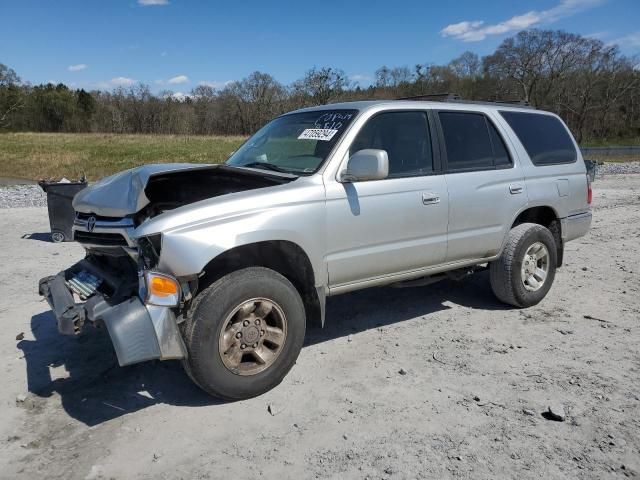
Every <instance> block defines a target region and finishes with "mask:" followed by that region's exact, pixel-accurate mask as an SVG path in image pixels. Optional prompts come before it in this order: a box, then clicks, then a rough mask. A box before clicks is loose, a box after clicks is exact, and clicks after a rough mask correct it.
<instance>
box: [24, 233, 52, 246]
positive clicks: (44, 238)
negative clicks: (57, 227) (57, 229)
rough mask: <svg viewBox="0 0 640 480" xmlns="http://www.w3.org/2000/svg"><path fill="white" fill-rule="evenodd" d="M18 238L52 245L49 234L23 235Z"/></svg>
mask: <svg viewBox="0 0 640 480" xmlns="http://www.w3.org/2000/svg"><path fill="white" fill-rule="evenodd" d="M20 238H22V239H24V240H36V241H38V242H47V243H53V240H52V239H51V233H50V232H37V233H25V234H24V235H22V237H20Z"/></svg>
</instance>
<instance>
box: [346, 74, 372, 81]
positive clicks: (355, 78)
mask: <svg viewBox="0 0 640 480" xmlns="http://www.w3.org/2000/svg"><path fill="white" fill-rule="evenodd" d="M349 80H351V81H352V82H355V83H361V84H367V83H371V77H370V76H368V75H360V74H358V73H357V74H355V75H349Z"/></svg>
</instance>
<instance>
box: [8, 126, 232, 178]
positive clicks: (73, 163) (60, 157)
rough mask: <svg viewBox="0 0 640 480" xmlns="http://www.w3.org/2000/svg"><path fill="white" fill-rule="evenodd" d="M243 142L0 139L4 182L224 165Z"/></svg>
mask: <svg viewBox="0 0 640 480" xmlns="http://www.w3.org/2000/svg"><path fill="white" fill-rule="evenodd" d="M243 141H244V138H243V137H201V136H176V135H112V134H73V133H69V134H67V133H4V134H0V177H14V178H25V179H31V180H37V179H40V178H50V177H62V176H66V177H67V178H70V179H72V178H73V179H75V178H78V177H80V176H81V175H82V173H85V174H86V175H87V178H89V180H96V179H98V178H101V177H104V176H106V175H109V174H112V173H115V172H118V171H121V170H125V169H127V168H131V167H135V166H138V165H142V164H145V163H162V162H196V163H220V162H223V161H225V160H226V159H227V157H228V156H229V154H230V153H231V152H232V151H234V150H235V149H237V148H238V146H239V145H240V144H241V143H242V142H243Z"/></svg>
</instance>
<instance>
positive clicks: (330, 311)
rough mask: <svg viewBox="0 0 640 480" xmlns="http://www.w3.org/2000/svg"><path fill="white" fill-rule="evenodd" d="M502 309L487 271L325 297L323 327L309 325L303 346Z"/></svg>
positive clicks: (504, 306)
mask: <svg viewBox="0 0 640 480" xmlns="http://www.w3.org/2000/svg"><path fill="white" fill-rule="evenodd" d="M447 303H453V304H455V305H460V306H464V307H467V308H472V309H480V310H505V309H508V308H510V307H508V306H506V305H504V304H503V303H501V302H499V301H498V300H497V299H496V297H495V296H494V295H493V292H492V291H491V286H490V283H489V275H488V272H486V271H485V272H478V273H476V274H474V275H471V276H469V277H467V278H465V279H464V280H462V281H453V280H443V281H441V282H438V283H434V284H432V285H427V286H423V287H410V288H394V287H378V288H368V289H365V290H358V291H356V292H352V293H348V294H344V295H338V296H335V297H329V298H328V299H327V310H326V318H325V326H324V327H322V328H321V327H319V326H316V325H314V326H310V327H309V329H308V330H307V335H306V339H305V345H315V344H317V343H322V342H326V341H329V340H333V339H335V338H340V337H345V336H348V335H351V334H354V333H358V332H363V331H366V330H370V329H372V328H378V327H384V326H387V325H391V324H394V323H398V322H403V321H405V320H410V319H412V318H416V317H424V316H427V315H429V314H432V313H435V312H439V311H442V310H447V309H449V308H451V307H450V306H448V305H447Z"/></svg>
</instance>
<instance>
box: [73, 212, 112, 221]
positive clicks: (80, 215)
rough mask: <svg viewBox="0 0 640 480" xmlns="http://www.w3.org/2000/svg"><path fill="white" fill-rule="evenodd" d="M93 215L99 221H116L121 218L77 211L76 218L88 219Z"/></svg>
mask: <svg viewBox="0 0 640 480" xmlns="http://www.w3.org/2000/svg"><path fill="white" fill-rule="evenodd" d="M91 217H93V218H95V219H96V220H97V221H106V222H115V221H119V220H121V219H120V218H117V217H105V216H103V215H94V214H93V213H82V212H76V218H77V219H78V220H84V221H87V220H89V218H91Z"/></svg>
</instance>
